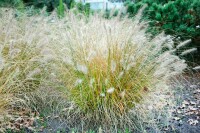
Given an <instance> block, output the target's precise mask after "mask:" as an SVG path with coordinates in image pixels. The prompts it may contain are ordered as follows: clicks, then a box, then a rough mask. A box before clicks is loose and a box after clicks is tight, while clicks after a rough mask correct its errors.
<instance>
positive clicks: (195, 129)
mask: <svg viewBox="0 0 200 133" xmlns="http://www.w3.org/2000/svg"><path fill="white" fill-rule="evenodd" d="M178 81H179V82H178V83H175V84H174V85H172V87H173V88H174V95H175V100H176V106H175V108H174V109H172V110H171V112H172V119H170V121H169V124H168V126H164V127H163V126H160V128H161V132H163V133H171V132H173V133H199V132H200V74H190V75H185V76H183V77H179V78H178ZM20 112H21V114H20V117H16V118H15V119H13V120H12V121H11V122H10V124H9V127H10V128H11V129H14V130H15V129H17V130H18V132H24V133H26V132H29V133H31V132H33V131H34V130H35V131H37V132H40V133H51V132H52V133H55V132H56V133H61V132H64V133H68V132H69V131H70V130H69V128H68V126H67V124H66V121H65V120H62V119H60V117H59V116H55V115H54V117H51V116H49V117H47V116H41V115H40V114H38V112H32V114H31V115H27V114H28V112H29V111H26V110H21V111H20ZM161 123H162V120H161ZM11 129H9V130H7V132H9V133H13V132H14V130H11ZM21 129H23V130H21ZM147 131H148V132H152V133H156V132H160V131H158V130H155V129H152V128H149V129H147Z"/></svg>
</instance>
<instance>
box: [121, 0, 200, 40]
mask: <svg viewBox="0 0 200 133" xmlns="http://www.w3.org/2000/svg"><path fill="white" fill-rule="evenodd" d="M145 4H147V5H148V7H147V8H146V10H145V11H144V17H143V18H144V19H146V20H148V21H150V27H149V31H150V32H151V33H152V34H153V35H155V34H158V33H160V32H162V31H163V30H164V31H165V33H166V34H170V35H173V36H175V37H180V38H181V40H186V39H194V40H195V39H197V38H199V36H200V28H199V21H200V15H199V14H200V8H199V7H200V6H199V5H200V1H199V0H174V1H167V0H166V1H163V0H140V1H136V2H135V3H134V2H131V1H128V2H126V4H125V5H126V6H127V8H128V9H127V12H128V13H129V15H130V16H134V14H136V13H137V11H138V10H139V8H140V7H141V6H143V5H145Z"/></svg>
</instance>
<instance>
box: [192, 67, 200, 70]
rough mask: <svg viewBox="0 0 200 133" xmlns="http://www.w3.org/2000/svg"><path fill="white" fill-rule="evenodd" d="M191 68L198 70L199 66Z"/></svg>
mask: <svg viewBox="0 0 200 133" xmlns="http://www.w3.org/2000/svg"><path fill="white" fill-rule="evenodd" d="M192 69H193V70H200V66H196V67H194V68H192Z"/></svg>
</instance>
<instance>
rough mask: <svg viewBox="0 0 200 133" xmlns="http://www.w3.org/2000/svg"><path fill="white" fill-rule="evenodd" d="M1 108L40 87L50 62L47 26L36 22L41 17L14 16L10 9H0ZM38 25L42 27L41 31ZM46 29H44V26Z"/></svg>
mask: <svg viewBox="0 0 200 133" xmlns="http://www.w3.org/2000/svg"><path fill="white" fill-rule="evenodd" d="M0 11H1V13H0V31H1V32H0V95H1V101H0V108H2V109H3V108H5V107H6V106H8V105H9V103H10V102H13V101H15V100H16V99H15V98H21V97H20V96H22V95H26V93H27V92H32V91H35V90H37V89H38V88H39V87H40V84H41V83H42V82H43V81H44V80H45V79H46V77H47V72H49V71H48V70H49V69H48V66H49V65H48V64H49V62H48V61H49V59H50V57H49V55H50V54H49V53H48V52H47V51H48V49H47V46H46V45H47V44H48V41H49V40H50V39H47V38H45V37H44V36H45V35H46V34H47V33H46V32H47V30H48V29H47V28H45V24H44V23H41V24H39V22H38V21H39V20H41V19H42V18H43V17H36V18H34V17H27V16H26V15H25V14H24V15H22V16H21V17H19V18H17V17H16V16H15V14H14V11H13V10H11V9H0ZM41 27H43V28H44V30H43V31H41ZM45 29H47V30H45Z"/></svg>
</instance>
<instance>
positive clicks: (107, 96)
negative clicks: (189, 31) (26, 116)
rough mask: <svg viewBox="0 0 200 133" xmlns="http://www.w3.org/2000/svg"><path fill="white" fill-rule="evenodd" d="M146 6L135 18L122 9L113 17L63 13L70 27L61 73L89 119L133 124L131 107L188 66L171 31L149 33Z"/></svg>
mask: <svg viewBox="0 0 200 133" xmlns="http://www.w3.org/2000/svg"><path fill="white" fill-rule="evenodd" d="M141 12H142V11H140V12H139V13H138V15H136V16H135V19H134V20H131V19H127V18H126V17H124V18H122V17H121V16H120V15H119V16H117V17H113V18H112V19H109V20H108V19H105V18H103V17H102V16H101V15H97V14H95V15H94V16H89V18H87V17H85V16H83V15H80V14H78V15H74V14H73V13H72V12H69V13H68V14H67V15H66V17H65V18H63V21H66V25H65V26H66V27H68V28H67V30H66V31H65V32H62V33H60V37H61V38H63V42H64V43H63V44H61V45H60V50H59V55H60V59H61V61H62V65H61V67H60V68H59V69H60V76H61V77H62V81H63V82H64V83H65V85H66V87H65V89H64V90H65V91H66V94H67V96H68V99H69V100H70V101H71V102H72V103H73V105H75V106H74V107H77V108H76V109H78V110H79V112H80V113H81V114H82V115H81V117H82V118H83V119H82V120H83V121H84V123H89V122H91V121H92V122H93V123H92V125H95V123H96V124H97V125H98V126H102V125H103V126H107V127H109V128H110V127H120V126H121V127H125V126H127V125H126V124H127V123H128V124H129V126H130V125H132V126H133V125H134V124H133V123H134V120H133V119H132V116H131V115H128V114H130V111H131V110H132V109H133V108H134V107H135V106H136V105H137V104H142V103H143V102H144V100H147V99H148V93H149V92H151V91H154V90H159V88H158V87H157V86H158V85H160V84H161V86H163V88H164V86H167V82H168V80H169V79H170V78H171V77H172V76H174V75H177V74H180V73H181V72H182V71H183V70H184V69H185V68H186V64H185V61H184V60H181V59H180V58H179V57H178V56H176V55H174V54H173V53H174V52H175V50H176V49H174V46H173V41H172V38H171V37H169V36H166V35H164V34H163V33H162V34H159V35H157V36H156V37H154V38H153V39H150V37H149V35H148V34H146V33H145V31H146V28H147V24H146V23H145V22H140V16H141ZM55 32H56V31H55ZM57 32H58V33H59V32H60V29H58V30H57ZM57 48H58V47H57ZM160 90H161V88H160ZM75 112H76V111H73V112H72V113H75ZM76 115H77V114H76ZM131 119H132V120H131ZM135 121H136V120H135ZM124 129H125V128H124Z"/></svg>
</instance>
